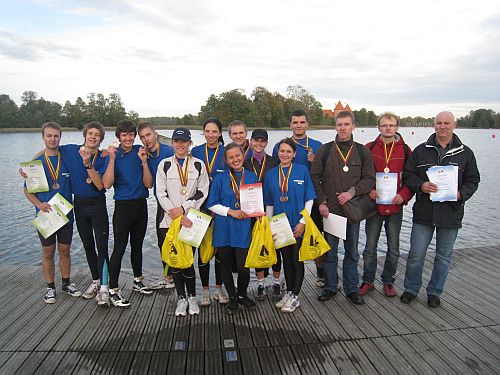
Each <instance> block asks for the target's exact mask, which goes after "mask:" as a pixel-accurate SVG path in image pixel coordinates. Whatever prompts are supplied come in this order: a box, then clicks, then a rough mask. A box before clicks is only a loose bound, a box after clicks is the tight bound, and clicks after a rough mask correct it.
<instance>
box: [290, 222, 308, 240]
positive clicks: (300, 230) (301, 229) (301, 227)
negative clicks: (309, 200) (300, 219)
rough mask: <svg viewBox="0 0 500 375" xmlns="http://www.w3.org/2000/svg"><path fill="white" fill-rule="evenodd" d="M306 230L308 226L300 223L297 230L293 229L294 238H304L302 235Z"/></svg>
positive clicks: (296, 227)
mask: <svg viewBox="0 0 500 375" xmlns="http://www.w3.org/2000/svg"><path fill="white" fill-rule="evenodd" d="M305 229H306V225H305V224H303V223H298V224H297V225H296V226H295V228H294V229H293V236H294V237H295V238H298V237H300V236H302V234H303V233H304V230H305Z"/></svg>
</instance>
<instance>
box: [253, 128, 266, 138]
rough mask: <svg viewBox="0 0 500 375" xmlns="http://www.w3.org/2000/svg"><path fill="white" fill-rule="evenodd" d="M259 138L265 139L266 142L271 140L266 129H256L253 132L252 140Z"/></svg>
mask: <svg viewBox="0 0 500 375" xmlns="http://www.w3.org/2000/svg"><path fill="white" fill-rule="evenodd" d="M257 138H262V139H265V140H266V141H267V140H269V137H268V135H267V131H266V130H264V129H255V130H254V131H253V132H252V139H257Z"/></svg>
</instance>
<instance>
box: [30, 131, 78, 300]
mask: <svg viewBox="0 0 500 375" xmlns="http://www.w3.org/2000/svg"><path fill="white" fill-rule="evenodd" d="M61 134H62V130H61V127H60V126H59V124H57V123H55V122H47V123H45V124H43V125H42V139H43V142H44V143H45V150H44V151H43V153H42V154H41V155H40V156H38V157H37V158H36V159H35V160H40V161H41V162H42V165H43V171H44V173H45V178H46V179H47V182H48V185H49V189H48V191H46V192H38V193H28V190H27V188H26V187H25V188H24V194H25V195H26V198H28V200H29V201H30V202H31V203H33V205H34V206H35V208H36V212H37V214H38V213H39V212H40V211H43V212H47V213H48V212H50V211H52V208H51V205H50V204H49V203H47V202H48V201H49V200H50V199H51V198H52V197H53V196H54V195H56V194H57V193H59V194H60V195H61V196H62V197H63V198H65V199H66V200H67V201H68V202H69V203H72V202H73V199H72V196H71V185H70V173H69V170H68V168H67V166H66V164H65V163H64V161H63V159H62V157H61V153H60V151H59V142H60V140H61ZM67 217H68V219H69V222H68V223H66V224H65V225H64V226H62V227H61V228H59V229H58V230H57V231H56V232H55V233H54V234H52V235H51V236H49V237H47V238H45V237H44V236H43V235H42V234H41V233H40V232H38V237H39V238H40V242H41V244H42V270H43V275H44V278H45V282H46V284H47V291H46V294H45V297H44V301H45V303H49V304H51V303H55V302H56V286H55V281H54V278H55V263H54V254H55V251H56V242H57V250H58V252H59V268H60V271H61V278H62V290H63V292H66V293H68V294H69V295H71V296H73V297H79V296H81V295H82V292H81V291H80V290H78V288H77V287H76V286H75V284H72V283H71V280H70V273H71V257H70V247H71V240H72V238H73V212H72V211H70V212H69V213H68V215H67Z"/></svg>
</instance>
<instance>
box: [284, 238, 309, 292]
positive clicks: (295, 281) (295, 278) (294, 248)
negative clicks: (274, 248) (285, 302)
mask: <svg viewBox="0 0 500 375" xmlns="http://www.w3.org/2000/svg"><path fill="white" fill-rule="evenodd" d="M301 244H302V238H297V243H296V244H294V245H290V246H286V247H283V248H282V249H280V250H281V254H282V255H283V268H284V269H285V280H286V289H287V290H288V291H289V292H293V294H295V295H296V296H298V295H299V293H300V289H301V288H302V282H303V281H304V262H300V261H299V249H300V245H301Z"/></svg>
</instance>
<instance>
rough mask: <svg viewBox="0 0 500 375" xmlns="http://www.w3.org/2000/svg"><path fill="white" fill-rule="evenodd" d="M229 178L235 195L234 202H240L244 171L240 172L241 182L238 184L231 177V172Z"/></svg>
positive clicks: (234, 178)
mask: <svg viewBox="0 0 500 375" xmlns="http://www.w3.org/2000/svg"><path fill="white" fill-rule="evenodd" d="M229 177H230V178H231V187H232V188H233V191H234V195H236V202H238V203H239V202H240V186H241V185H242V184H244V183H245V170H244V169H242V170H241V180H240V184H239V185H238V183H237V182H236V177H235V176H234V175H233V172H232V171H229Z"/></svg>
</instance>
